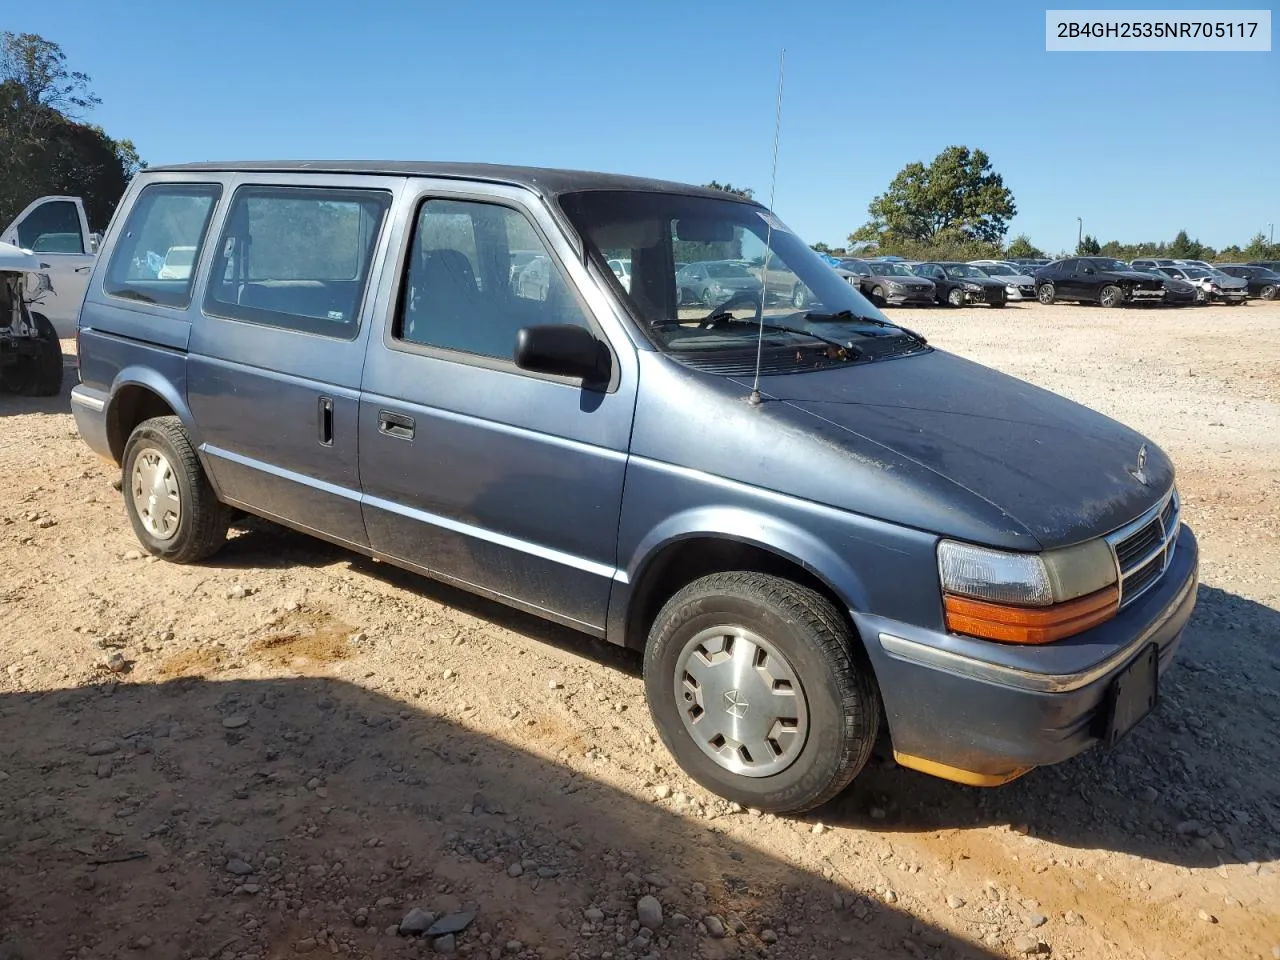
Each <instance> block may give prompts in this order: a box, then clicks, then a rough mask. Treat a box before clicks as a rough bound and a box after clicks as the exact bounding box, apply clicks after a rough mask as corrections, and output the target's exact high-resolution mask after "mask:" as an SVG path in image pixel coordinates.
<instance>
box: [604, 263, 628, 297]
mask: <svg viewBox="0 0 1280 960" xmlns="http://www.w3.org/2000/svg"><path fill="white" fill-rule="evenodd" d="M609 269H610V270H612V271H613V275H614V276H615V277H617V278H618V282H619V283H620V284H622V289H623V290H625V291H627V293H630V292H631V261H630V260H621V259H614V260H610V261H609Z"/></svg>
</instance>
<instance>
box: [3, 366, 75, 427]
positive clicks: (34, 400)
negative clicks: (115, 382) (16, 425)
mask: <svg viewBox="0 0 1280 960" xmlns="http://www.w3.org/2000/svg"><path fill="white" fill-rule="evenodd" d="M76 369H77V368H76V357H75V354H69V353H65V352H64V353H63V354H62V389H61V390H60V391H58V394H57V395H56V396H52V397H20V396H17V395H15V394H12V393H5V392H4V390H3V389H0V417H16V416H21V415H23V414H28V413H70V412H71V388H72V387H74V386H75V385H76V382H77V379H76V377H77V374H76ZM0 377H3V373H0Z"/></svg>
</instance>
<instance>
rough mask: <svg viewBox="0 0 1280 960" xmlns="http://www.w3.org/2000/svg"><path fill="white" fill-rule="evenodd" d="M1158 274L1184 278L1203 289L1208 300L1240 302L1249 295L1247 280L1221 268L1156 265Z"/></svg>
mask: <svg viewBox="0 0 1280 960" xmlns="http://www.w3.org/2000/svg"><path fill="white" fill-rule="evenodd" d="M1155 272H1156V274H1157V275H1158V276H1164V277H1173V279H1175V280H1185V281H1186V282H1187V283H1190V284H1192V285H1193V286H1197V287H1199V288H1200V289H1201V290H1203V291H1204V293H1205V295H1206V296H1207V297H1208V298H1209V299H1210V300H1216V301H1218V302H1220V303H1230V304H1233V305H1234V304H1240V303H1244V302H1245V300H1247V299H1248V297H1249V281H1248V280H1242V279H1241V278H1240V277H1233V276H1231V275H1230V274H1227V273H1223V272H1222V271H1221V270H1214V269H1212V268H1209V269H1205V268H1204V267H1192V266H1176V267H1156V270H1155Z"/></svg>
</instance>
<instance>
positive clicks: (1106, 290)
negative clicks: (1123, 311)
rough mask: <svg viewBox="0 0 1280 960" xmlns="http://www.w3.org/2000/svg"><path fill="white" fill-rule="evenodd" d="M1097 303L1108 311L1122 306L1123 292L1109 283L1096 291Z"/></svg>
mask: <svg viewBox="0 0 1280 960" xmlns="http://www.w3.org/2000/svg"><path fill="white" fill-rule="evenodd" d="M1098 303H1100V304H1102V305H1103V306H1104V307H1107V308H1108V309H1110V308H1113V307H1120V306H1123V305H1124V291H1123V290H1121V289H1120V288H1119V287H1117V286H1116V285H1115V284H1114V283H1109V284H1107V285H1106V286H1105V287H1103V288H1102V289H1101V290H1100V291H1098Z"/></svg>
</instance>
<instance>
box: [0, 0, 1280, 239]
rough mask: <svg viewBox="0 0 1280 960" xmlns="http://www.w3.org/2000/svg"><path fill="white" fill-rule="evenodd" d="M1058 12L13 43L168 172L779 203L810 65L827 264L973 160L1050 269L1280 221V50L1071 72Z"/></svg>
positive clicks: (986, 8)
mask: <svg viewBox="0 0 1280 960" xmlns="http://www.w3.org/2000/svg"><path fill="white" fill-rule="evenodd" d="M1123 5H1124V6H1128V7H1131V8H1132V7H1136V6H1140V4H1133V3H1130V4H1123ZM1165 5H1166V6H1169V4H1168V2H1167V0H1166V4H1165ZM1055 6H1066V4H1062V3H1059V4H1055ZM1080 6H1082V7H1083V6H1088V5H1087V4H1081V5H1080ZM1117 6H1120V4H1117ZM1175 6H1176V5H1175ZM1183 6H1187V7H1192V8H1200V9H1203V8H1206V7H1208V6H1210V4H1207V3H1204V2H1201V3H1199V4H1185V5H1183ZM128 7H132V8H133V9H134V11H135V12H134V13H133V14H132V15H129V14H127V13H124V12H123V11H124V9H126V8H128ZM1044 10H1045V5H1043V4H1040V5H1037V4H1031V3H1026V2H1025V0H1024V2H984V3H977V2H970V3H962V2H951V3H948V2H931V0H915V2H912V3H910V4H902V3H884V2H882V3H879V4H865V3H858V4H836V3H823V4H817V3H784V2H778V0H767V2H763V3H759V2H755V0H747V2H740V3H733V4H726V3H715V2H703V3H693V2H688V0H684V2H668V0H645V2H637V3H630V4H628V3H608V2H593V3H589V4H588V3H562V2H553V0H534V2H529V0H522V2H510V0H491V2H488V3H476V2H472V3H465V2H460V3H451V4H440V3H431V2H423V0H405V2H395V0H365V2H363V3H350V2H337V0H253V2H250V0H216V2H214V3H212V4H204V3H186V4H184V3H169V4H158V5H157V4H154V3H151V4H143V3H140V2H137V0H134V2H133V3H132V4H129V3H127V2H126V3H121V4H118V5H117V4H104V3H102V2H101V0H90V2H85V0H58V2H56V3H51V4H11V5H9V9H7V10H6V11H5V16H4V17H3V19H2V21H0V29H6V30H14V31H18V32H25V31H31V32H36V33H40V34H42V35H44V36H45V37H47V38H48V39H51V40H55V41H57V42H58V43H60V44H61V45H62V47H63V49H64V51H65V52H66V54H67V56H68V61H69V64H70V65H71V66H72V68H73V69H79V70H84V71H85V72H87V73H89V74H91V75H92V77H93V86H94V89H95V90H96V91H97V92H98V94H99V95H100V96H101V97H102V99H103V105H102V106H101V107H99V108H98V109H97V110H96V111H94V112H93V114H92V115H90V117H89V118H88V119H91V120H92V121H94V122H96V123H99V124H101V125H102V126H103V127H105V128H106V129H107V131H108V132H109V133H110V134H112V135H113V136H116V137H129V138H131V139H132V140H133V141H134V142H135V143H136V144H137V146H138V149H139V151H140V153H141V154H142V156H143V158H144V159H146V160H147V161H149V162H150V163H152V164H159V163H170V162H181V161H190V160H216V159H260V158H270V159H280V158H287V159H294V158H312V159H328V158H389V159H432V160H481V161H492V162H503V163H527V164H536V165H542V166H561V167H577V168H585V169H597V170H608V171H612V172H620V173H636V174H645V175H649V176H656V177H664V178H670V179H674V180H683V181H689V182H694V183H701V182H705V181H707V180H710V179H712V178H715V179H718V180H721V181H730V182H732V183H734V184H738V185H746V186H751V187H753V188H755V190H756V196H757V197H758V198H760V199H763V200H765V201H766V202H767V199H768V189H769V167H770V159H771V156H770V155H771V150H772V140H773V113H774V96H775V86H776V82H777V77H776V72H777V60H778V51H779V48H780V47H781V46H784V45H785V47H786V50H787V71H786V93H785V101H784V108H783V110H784V112H783V125H782V146H781V151H780V157H779V169H778V182H777V202H776V209H777V211H778V213H779V215H780V216H782V217H783V219H785V220H786V221H787V222H788V224H789V225H790V226H791V227H792V228H793V229H794V230H796V231H797V232H798V233H799V234H800V235H801V236H803V237H804V238H805V239H806V240H808V241H809V242H816V241H818V240H825V241H826V242H828V243H831V244H833V245H835V244H843V242H844V239H845V237H846V236H847V235H848V233H849V231H850V230H852V229H854V228H855V227H857V226H858V225H859V224H861V223H862V222H863V221H864V220H865V219H866V207H867V203H868V201H869V200H870V199H871V198H872V197H873V196H875V195H876V194H877V193H879V192H881V191H883V189H884V188H885V186H886V185H887V184H888V182H889V181H890V180H891V179H892V177H893V176H894V174H895V173H896V172H897V171H898V170H899V169H900V168H901V167H902V166H903V165H904V164H906V163H908V162H910V161H913V160H927V159H929V158H931V157H933V156H934V155H935V154H937V153H938V152H939V151H940V150H942V149H943V148H944V147H946V146H948V145H950V144H957V143H960V144H966V145H968V146H970V147H980V148H982V149H983V150H985V151H986V152H987V153H988V154H990V156H991V158H992V161H993V163H994V165H995V168H996V169H997V170H998V171H999V172H1000V173H1001V174H1003V176H1004V178H1005V182H1006V184H1007V185H1008V186H1009V187H1010V188H1011V189H1012V190H1013V193H1014V197H1015V200H1016V202H1017V205H1018V210H1019V213H1018V216H1017V217H1016V219H1015V220H1014V221H1013V225H1012V230H1011V233H1010V237H1012V236H1013V235H1015V234H1017V233H1021V232H1025V233H1027V234H1029V235H1030V236H1031V238H1032V240H1033V241H1034V242H1035V243H1036V244H1037V245H1039V246H1041V247H1044V248H1046V249H1048V250H1050V251H1056V250H1060V249H1064V248H1067V247H1074V245H1075V237H1076V217H1078V216H1079V217H1082V218H1083V219H1084V228H1085V231H1086V232H1087V233H1092V234H1095V235H1097V236H1098V237H1099V238H1100V239H1102V240H1104V241H1105V240H1108V239H1119V240H1126V241H1138V240H1146V239H1171V238H1172V236H1173V234H1174V233H1175V232H1176V231H1177V230H1178V229H1180V228H1185V229H1187V230H1188V231H1189V232H1190V233H1191V234H1192V236H1196V237H1199V238H1200V239H1201V240H1202V241H1204V242H1206V243H1209V244H1212V245H1214V246H1224V245H1226V244H1228V243H1232V242H1238V243H1242V244H1243V243H1244V242H1246V241H1247V240H1248V238H1249V237H1250V236H1251V235H1253V234H1254V233H1256V232H1258V231H1259V230H1264V229H1265V228H1266V223H1267V222H1268V221H1274V222H1280V178H1278V177H1277V156H1278V155H1280V53H1278V52H1276V51H1274V50H1273V52H1270V53H1138V54H1129V53H1046V52H1045V50H1044ZM1224 127H1229V128H1230V130H1229V132H1224V129H1223V128H1224Z"/></svg>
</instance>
